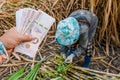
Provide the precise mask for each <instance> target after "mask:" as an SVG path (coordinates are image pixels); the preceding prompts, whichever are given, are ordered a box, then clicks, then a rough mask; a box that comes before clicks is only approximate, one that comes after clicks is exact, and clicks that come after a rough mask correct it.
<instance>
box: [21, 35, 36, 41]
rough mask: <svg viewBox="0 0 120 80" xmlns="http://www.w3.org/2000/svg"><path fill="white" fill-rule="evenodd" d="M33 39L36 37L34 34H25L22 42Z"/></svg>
mask: <svg viewBox="0 0 120 80" xmlns="http://www.w3.org/2000/svg"><path fill="white" fill-rule="evenodd" d="M33 39H34V37H33V36H32V35H23V36H22V37H21V42H27V41H31V40H33Z"/></svg>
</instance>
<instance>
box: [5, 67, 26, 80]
mask: <svg viewBox="0 0 120 80" xmlns="http://www.w3.org/2000/svg"><path fill="white" fill-rule="evenodd" d="M24 70H25V68H21V69H19V70H18V71H16V72H15V73H13V74H12V75H11V76H9V77H8V78H7V79H6V80H18V79H19V78H20V77H21V76H22V75H23V73H24Z"/></svg>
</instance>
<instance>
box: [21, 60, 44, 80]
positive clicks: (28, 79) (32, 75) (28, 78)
mask: <svg viewBox="0 0 120 80" xmlns="http://www.w3.org/2000/svg"><path fill="white" fill-rule="evenodd" d="M41 63H42V62H38V63H37V64H36V65H35V66H34V68H33V69H32V70H31V71H30V73H29V74H27V76H26V77H25V78H24V79H23V80H35V78H36V76H37V73H38V70H39V67H40V65H41Z"/></svg>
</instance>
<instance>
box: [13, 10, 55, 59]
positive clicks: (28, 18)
mask: <svg viewBox="0 0 120 80" xmlns="http://www.w3.org/2000/svg"><path fill="white" fill-rule="evenodd" d="M54 22H55V19H54V18H53V17H51V16H49V15H48V14H46V13H45V12H43V11H41V10H35V9H31V8H23V9H20V10H18V11H16V29H17V31H18V32H20V33H21V34H24V35H32V36H33V37H34V40H32V41H29V42H23V43H20V44H19V45H18V46H17V47H15V50H14V52H19V53H21V54H25V55H28V56H30V57H32V58H33V57H35V54H36V53H37V50H38V47H39V45H40V44H41V42H42V40H43V39H44V37H45V36H46V34H47V32H48V31H49V29H50V28H51V26H52V24H53V23H54Z"/></svg>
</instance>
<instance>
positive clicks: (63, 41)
mask: <svg viewBox="0 0 120 80" xmlns="http://www.w3.org/2000/svg"><path fill="white" fill-rule="evenodd" d="M79 36H80V27H79V23H78V21H77V20H76V19H75V18H74V17H68V18H66V19H64V20H61V21H60V22H59V23H58V25H57V30H56V35H55V37H56V40H57V42H58V44H60V45H62V46H68V45H72V44H74V43H75V42H76V41H77V40H78V39H79Z"/></svg>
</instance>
